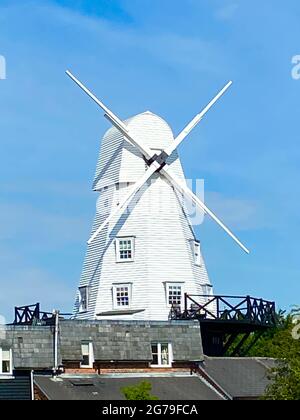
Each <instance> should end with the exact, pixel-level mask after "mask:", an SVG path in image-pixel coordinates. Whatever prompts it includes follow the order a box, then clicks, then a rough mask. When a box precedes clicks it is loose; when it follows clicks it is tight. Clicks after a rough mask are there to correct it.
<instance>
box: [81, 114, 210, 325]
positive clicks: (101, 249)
mask: <svg viewBox="0 0 300 420" xmlns="http://www.w3.org/2000/svg"><path fill="white" fill-rule="evenodd" d="M126 124H127V125H128V128H129V130H130V132H131V133H132V134H133V135H134V136H135V137H136V138H138V139H139V140H140V141H141V142H143V143H144V144H146V145H147V146H148V147H149V148H152V149H153V150H158V149H164V148H165V147H166V146H167V145H168V144H170V142H171V141H174V139H173V134H172V131H171V129H170V127H169V126H168V125H167V123H166V122H164V121H163V120H162V119H161V118H160V117H157V116H155V115H153V114H151V113H148V112H147V113H144V114H140V115H138V116H136V117H133V118H131V119H130V120H128V121H127V122H126ZM168 162H169V164H170V168H171V169H172V171H173V173H174V174H176V176H177V177H179V178H180V179H182V180H184V173H183V170H182V166H181V163H180V160H179V157H178V155H177V152H176V151H175V152H174V153H173V154H172V156H171V157H170V158H169V160H168ZM145 170H146V164H145V161H144V159H143V157H142V156H141V154H140V153H139V152H137V151H136V148H135V147H133V146H132V145H130V144H128V143H127V142H126V141H125V140H124V138H123V137H122V135H120V134H119V133H118V131H117V130H116V129H114V128H113V129H110V130H109V131H108V132H107V133H106V134H105V136H104V138H103V142H102V145H101V150H100V157H99V160H98V164H97V169H96V176H95V180H94V184H93V187H94V189H96V190H97V191H99V197H98V200H97V209H98V210H101V214H99V213H98V212H97V214H96V217H95V219H94V223H93V227H92V233H93V232H95V230H96V229H97V228H98V227H99V226H100V224H101V223H102V222H103V221H104V220H105V219H106V217H107V216H108V215H109V214H110V211H111V209H112V208H114V207H115V206H116V205H117V203H118V201H120V200H122V196H124V194H126V193H127V191H128V188H130V187H131V185H133V183H135V182H136V181H138V180H139V179H140V178H141V177H142V176H143V174H144V173H145ZM120 182H121V183H122V184H121V186H122V188H120V190H117V189H116V184H117V183H120ZM127 183H129V186H127ZM104 187H107V188H104ZM130 210H131V211H130V212H125V213H124V214H123V215H122V216H121V217H120V218H117V219H115V220H112V221H111V222H110V224H109V226H108V227H106V228H105V229H104V230H103V231H102V232H101V233H100V234H99V235H98V236H97V238H96V239H95V240H94V241H93V242H92V244H91V245H89V246H88V248H87V252H86V257H85V261H84V265H83V270H82V274H81V279H80V284H79V286H80V287H82V286H88V287H89V310H88V311H87V312H85V313H80V312H79V299H78V293H77V296H76V300H75V306H74V313H75V316H76V318H78V319H123V320H143V319H147V320H167V319H168V316H169V312H170V308H169V307H168V305H167V300H166V283H167V282H181V283H182V286H183V292H187V293H190V294H201V293H203V289H202V287H203V285H206V284H209V278H208V275H207V271H206V268H205V264H204V261H203V258H202V256H201V260H202V264H201V266H200V267H199V266H196V265H195V263H194V252H193V241H194V239H195V235H194V232H193V229H192V226H191V224H190V221H189V219H188V216H187V215H186V211H185V206H184V205H183V203H182V199H181V194H179V193H178V192H177V191H176V190H174V188H173V187H172V186H171V185H170V184H169V182H167V181H166V179H165V178H164V177H163V176H161V175H159V174H157V173H156V174H154V175H153V176H152V178H151V182H149V184H148V185H146V186H144V187H143V188H142V189H141V190H140V191H139V192H138V194H137V199H136V200H133V202H132V203H131V205H130ZM118 236H133V237H135V258H134V261H133V262H122V263H118V262H116V251H115V238H116V237H118ZM115 283H131V284H132V300H131V309H141V310H143V312H139V313H137V314H134V315H118V316H101V317H100V316H97V314H99V313H103V312H106V311H111V310H113V309H114V308H113V296H112V287H113V284H115Z"/></svg>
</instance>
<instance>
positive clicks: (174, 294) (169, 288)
mask: <svg viewBox="0 0 300 420" xmlns="http://www.w3.org/2000/svg"><path fill="white" fill-rule="evenodd" d="M182 290H183V285H182V284H181V283H166V295H167V296H166V297H167V305H168V306H170V307H171V306H180V307H181V305H182V299H183V293H182Z"/></svg>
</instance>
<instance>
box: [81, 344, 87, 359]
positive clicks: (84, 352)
mask: <svg viewBox="0 0 300 420" xmlns="http://www.w3.org/2000/svg"><path fill="white" fill-rule="evenodd" d="M81 352H82V355H83V356H88V355H89V344H88V343H87V344H82V345H81Z"/></svg>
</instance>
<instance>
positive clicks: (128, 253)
mask: <svg viewBox="0 0 300 420" xmlns="http://www.w3.org/2000/svg"><path fill="white" fill-rule="evenodd" d="M116 261H117V262H128V261H134V238H133V237H126V238H117V239H116Z"/></svg>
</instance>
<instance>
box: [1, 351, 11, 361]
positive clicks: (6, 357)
mask: <svg viewBox="0 0 300 420" xmlns="http://www.w3.org/2000/svg"><path fill="white" fill-rule="evenodd" d="M2 360H10V350H2Z"/></svg>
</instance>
